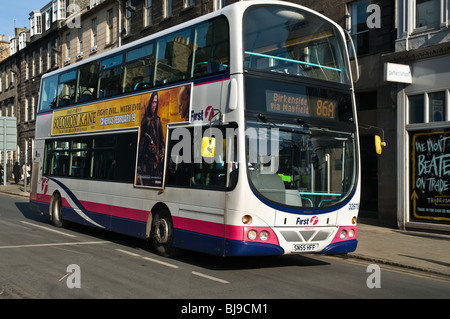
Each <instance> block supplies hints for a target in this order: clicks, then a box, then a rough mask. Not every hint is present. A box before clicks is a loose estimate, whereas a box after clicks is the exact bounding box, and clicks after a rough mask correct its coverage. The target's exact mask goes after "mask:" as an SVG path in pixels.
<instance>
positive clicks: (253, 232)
mask: <svg viewBox="0 0 450 319" xmlns="http://www.w3.org/2000/svg"><path fill="white" fill-rule="evenodd" d="M247 237H248V239H250V240H255V239H256V237H258V232H257V231H256V230H254V229H252V230H250V231H249V232H248V233H247Z"/></svg>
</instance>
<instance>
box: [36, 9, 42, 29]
mask: <svg viewBox="0 0 450 319" xmlns="http://www.w3.org/2000/svg"><path fill="white" fill-rule="evenodd" d="M41 33H42V16H41V15H40V14H39V15H36V34H41Z"/></svg>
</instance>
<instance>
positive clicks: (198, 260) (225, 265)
mask: <svg viewBox="0 0 450 319" xmlns="http://www.w3.org/2000/svg"><path fill="white" fill-rule="evenodd" d="M15 204H16V207H17V208H18V209H19V211H20V212H21V213H22V215H23V216H24V217H25V218H26V219H28V220H32V221H34V222H37V223H42V224H44V225H46V226H47V225H48V226H50V227H53V226H52V225H51V223H50V221H49V219H48V217H45V216H41V215H40V214H39V213H37V212H35V211H33V210H31V209H30V206H29V203H28V202H16V203H15ZM65 229H67V230H68V231H70V232H75V233H78V234H83V235H84V236H87V237H91V238H94V239H95V240H104V241H111V242H113V243H116V244H118V245H121V246H124V248H122V249H126V248H131V249H134V250H139V253H140V254H141V255H146V256H147V257H150V256H152V257H155V255H156V252H155V251H154V250H153V247H152V246H151V244H150V243H148V242H147V241H145V240H142V239H139V238H134V237H130V236H127V235H122V234H118V233H113V232H110V231H106V230H103V229H100V228H95V227H89V226H85V225H80V224H75V223H69V224H68V226H67V227H66V228H65ZM158 258H163V257H159V256H158ZM173 260H177V261H180V262H183V263H188V264H192V265H195V266H198V267H202V268H206V269H211V270H248V269H259V268H279V267H292V266H299V267H311V266H316V267H317V266H325V265H329V263H327V262H324V261H322V260H319V259H317V258H314V255H283V256H251V257H220V256H211V255H207V254H202V253H197V252H192V251H182V252H181V254H180V255H179V256H177V257H174V258H173Z"/></svg>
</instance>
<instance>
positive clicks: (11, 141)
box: [0, 116, 17, 185]
mask: <svg viewBox="0 0 450 319" xmlns="http://www.w3.org/2000/svg"><path fill="white" fill-rule="evenodd" d="M16 148H17V119H16V118H15V117H7V116H0V151H3V185H6V158H7V155H6V152H7V151H15V150H16Z"/></svg>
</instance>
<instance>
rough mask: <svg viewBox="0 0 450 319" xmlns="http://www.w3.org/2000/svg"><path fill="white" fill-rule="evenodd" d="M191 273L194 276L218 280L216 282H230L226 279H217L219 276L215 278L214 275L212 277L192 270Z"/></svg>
mask: <svg viewBox="0 0 450 319" xmlns="http://www.w3.org/2000/svg"><path fill="white" fill-rule="evenodd" d="M192 274H193V275H195V276H199V277H203V278H206V279H210V280H214V281H218V282H220V283H222V284H229V283H230V282H229V281H226V280H223V279H219V278H216V277H213V276H208V275H205V274H202V273H200V272H196V271H193V272H192Z"/></svg>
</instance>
